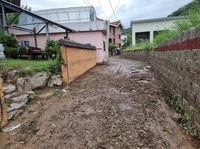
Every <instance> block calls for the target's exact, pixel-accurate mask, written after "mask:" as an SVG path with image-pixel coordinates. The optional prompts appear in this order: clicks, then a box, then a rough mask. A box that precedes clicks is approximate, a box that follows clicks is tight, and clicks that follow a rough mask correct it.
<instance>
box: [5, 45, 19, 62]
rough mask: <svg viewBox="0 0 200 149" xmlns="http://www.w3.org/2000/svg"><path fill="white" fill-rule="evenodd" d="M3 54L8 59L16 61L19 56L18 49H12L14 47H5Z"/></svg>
mask: <svg viewBox="0 0 200 149" xmlns="http://www.w3.org/2000/svg"><path fill="white" fill-rule="evenodd" d="M5 54H6V56H8V57H11V58H14V59H16V58H18V55H19V49H18V48H14V47H6V48H5Z"/></svg>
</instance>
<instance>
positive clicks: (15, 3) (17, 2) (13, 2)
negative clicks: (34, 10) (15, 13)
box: [6, 0, 21, 6]
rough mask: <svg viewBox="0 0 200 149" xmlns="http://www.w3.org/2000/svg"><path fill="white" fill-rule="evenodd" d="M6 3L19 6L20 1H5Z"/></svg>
mask: <svg viewBox="0 0 200 149" xmlns="http://www.w3.org/2000/svg"><path fill="white" fill-rule="evenodd" d="M6 1H7V2H9V3H12V4H14V5H17V6H21V0H6Z"/></svg>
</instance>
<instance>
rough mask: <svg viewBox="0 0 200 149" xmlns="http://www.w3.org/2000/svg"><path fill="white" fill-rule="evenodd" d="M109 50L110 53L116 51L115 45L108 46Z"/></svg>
mask: <svg viewBox="0 0 200 149" xmlns="http://www.w3.org/2000/svg"><path fill="white" fill-rule="evenodd" d="M108 50H109V51H112V50H115V45H114V44H113V43H111V44H109V45H108Z"/></svg>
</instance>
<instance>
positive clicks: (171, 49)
mask: <svg viewBox="0 0 200 149" xmlns="http://www.w3.org/2000/svg"><path fill="white" fill-rule="evenodd" d="M122 57H124V58H131V59H135V60H143V61H148V62H149V63H150V64H151V65H152V67H153V69H154V71H155V73H156V74H157V75H158V76H159V78H160V79H161V80H162V81H163V82H164V85H165V86H166V87H167V88H168V89H169V90H170V91H171V93H172V94H173V95H174V96H176V98H177V99H178V100H179V101H180V104H181V105H182V107H183V108H184V109H185V110H186V111H187V113H189V114H190V115H191V116H192V117H193V118H194V121H195V122H196V123H197V124H198V125H200V26H198V27H196V28H193V29H190V30H188V31H185V32H183V33H181V34H180V35H178V36H176V37H173V38H171V39H169V40H167V41H165V42H163V43H162V44H161V46H160V47H158V48H156V49H155V50H154V52H153V53H151V54H146V53H145V52H142V51H140V52H131V53H130V52H122Z"/></svg>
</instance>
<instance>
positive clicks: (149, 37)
mask: <svg viewBox="0 0 200 149" xmlns="http://www.w3.org/2000/svg"><path fill="white" fill-rule="evenodd" d="M182 18H183V17H182V16H181V17H180V16H179V17H166V18H156V19H147V20H137V21H131V32H132V44H133V45H135V44H136V43H138V42H141V41H151V42H153V39H154V37H155V36H156V35H157V34H158V32H160V31H162V30H165V29H166V28H167V27H170V26H171V25H172V24H173V23H174V22H175V21H177V20H179V19H182Z"/></svg>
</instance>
